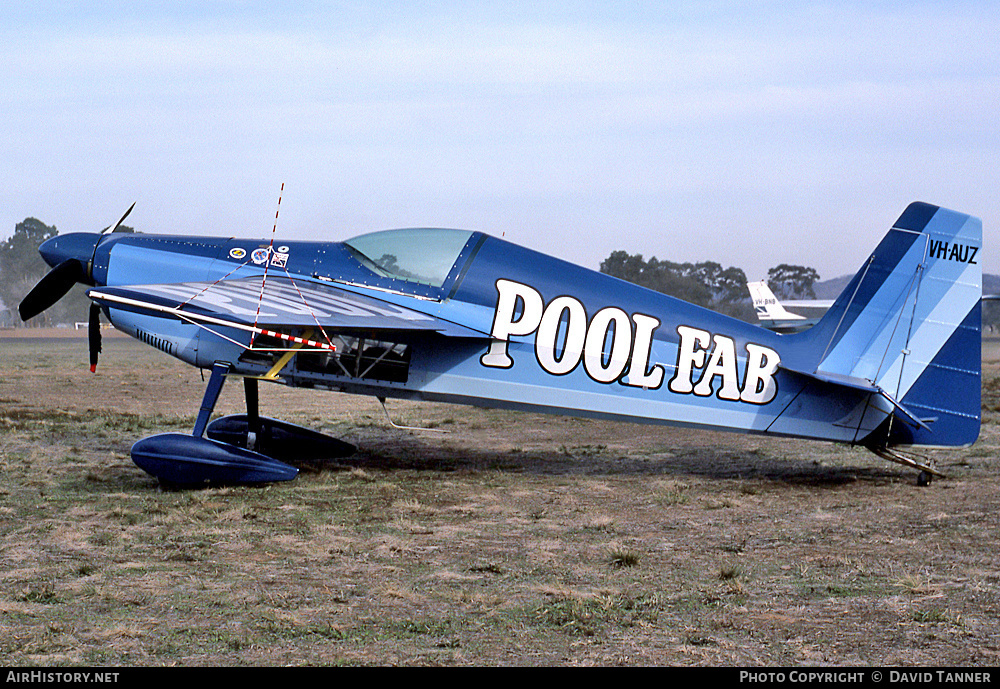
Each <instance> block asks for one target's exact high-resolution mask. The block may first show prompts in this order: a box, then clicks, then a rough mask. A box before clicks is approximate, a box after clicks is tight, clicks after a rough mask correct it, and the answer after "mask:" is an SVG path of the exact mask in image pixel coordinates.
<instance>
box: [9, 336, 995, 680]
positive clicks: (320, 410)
mask: <svg viewBox="0 0 1000 689" xmlns="http://www.w3.org/2000/svg"><path fill="white" fill-rule="evenodd" d="M86 356H87V354H86V342H85V341H84V340H80V339H74V338H60V339H0V361H2V365H3V369H4V375H3V377H2V378H0V581H2V585H0V615H2V618H3V624H2V625H0V663H2V664H4V665H8V666H10V665H16V666H27V665H36V664H37V665H61V664H67V665H69V664H87V665H94V664H99V665H112V666H117V665H123V666H131V665H304V664H317V665H359V664H360V665H394V664H405V665H424V664H426V665H755V666H759V665H841V666H846V665H901V666H909V665H923V666H926V665H949V666H950V665H960V666H995V665H997V664H998V658H1000V621H998V610H1000V567H998V557H997V553H998V552H1000V518H998V513H1000V510H998V507H1000V490H998V488H1000V461H998V459H997V455H998V448H1000V433H998V420H1000V356H998V353H997V347H996V343H995V342H992V341H991V342H990V343H989V344H988V346H986V347H985V348H984V365H985V371H986V373H985V376H984V403H983V404H984V410H983V413H984V423H983V430H982V434H981V437H980V441H979V442H978V443H977V444H976V445H974V446H973V447H971V448H969V449H966V450H958V451H952V452H941V453H937V454H936V459H937V462H938V466H939V467H940V468H941V469H943V470H944V471H945V473H946V474H947V475H948V478H946V479H936V480H935V481H934V483H933V484H932V485H931V486H930V487H926V488H919V487H917V486H916V481H915V472H913V471H911V470H908V469H905V468H903V467H899V466H897V465H894V464H890V463H887V462H885V461H884V460H881V459H878V458H876V457H874V456H873V455H871V454H869V453H867V452H866V451H864V450H859V449H855V448H850V447H842V446H835V445H826V444H811V443H804V442H796V441H789V440H780V439H767V438H760V437H748V436H741V435H729V434H715V433H707V432H693V431H682V430H676V429H670V428H660V427H646V426H635V425H629V424H611V423H605V422H598V421H588V420H580V419H565V418H559V417H547V416H539V415H530V414H517V413H506V412H496V411H488V410H481V409H474V408H467V407H455V406H450V405H442V404H421V403H403V402H390V403H389V409H390V413H391V414H392V415H393V418H394V420H395V421H397V422H399V423H405V424H410V425H419V426H425V427H430V428H433V429H434V431H435V432H426V433H424V432H413V431H401V430H398V429H394V428H391V427H390V426H389V425H388V424H387V423H386V422H385V419H384V416H383V414H382V410H381V408H380V407H379V406H378V404H377V402H375V401H374V400H370V399H367V398H358V397H352V396H346V395H335V394H331V393H319V392H309V391H303V390H290V389H286V388H283V387H280V386H273V387H272V386H265V387H263V388H262V390H261V393H262V407H263V409H262V411H263V412H264V413H265V414H268V415H271V416H276V417H281V418H285V419H287V420H289V421H293V422H297V423H301V424H304V425H308V426H312V427H315V428H318V429H320V430H323V431H325V432H328V433H331V434H333V435H336V436H338V437H343V438H344V439H346V440H349V441H351V442H354V443H357V444H358V445H359V447H360V451H359V453H358V454H357V455H356V456H354V457H350V458H347V459H344V460H337V461H336V462H330V463H316V464H311V465H306V466H303V467H302V472H301V473H300V476H299V478H297V479H296V480H295V481H293V482H290V483H285V484H275V485H271V486H267V487H263V488H219V489H204V490H192V491H171V490H164V489H163V488H161V487H160V486H159V485H158V484H157V482H156V481H155V480H154V479H152V478H151V477H149V476H147V475H146V474H145V473H143V472H142V471H141V470H140V469H138V468H137V467H136V466H135V465H134V464H132V462H131V460H130V458H129V448H130V446H131V444H132V443H133V442H134V441H135V440H137V439H139V438H140V437H143V436H145V435H149V434H152V433H156V432H161V431H164V430H179V431H186V430H189V429H190V428H191V425H192V423H193V419H194V415H195V413H196V412H197V409H198V406H199V402H200V400H201V395H202V392H203V389H204V383H203V381H202V378H201V375H200V374H199V372H197V371H195V370H193V369H191V368H188V367H186V366H184V365H183V364H181V363H180V362H177V361H174V360H172V359H170V358H168V357H166V356H165V355H163V354H160V353H159V352H157V351H155V350H152V349H150V348H147V347H145V346H144V345H142V344H140V343H137V342H134V341H132V340H128V339H121V338H108V339H106V340H105V354H104V356H103V357H102V360H101V366H100V367H99V369H98V373H96V374H90V373H89V371H88V369H87V365H86ZM242 404H243V402H242V389H241V386H239V385H230V386H227V388H226V389H225V390H224V392H223V398H222V399H221V401H220V404H219V406H218V408H217V412H218V413H220V414H221V413H234V412H240V411H242ZM443 431H447V432H443Z"/></svg>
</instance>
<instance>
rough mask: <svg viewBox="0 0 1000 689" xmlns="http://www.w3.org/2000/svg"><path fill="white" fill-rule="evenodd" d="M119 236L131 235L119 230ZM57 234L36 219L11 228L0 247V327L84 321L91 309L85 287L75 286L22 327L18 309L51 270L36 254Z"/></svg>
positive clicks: (50, 226) (130, 229) (45, 325)
mask: <svg viewBox="0 0 1000 689" xmlns="http://www.w3.org/2000/svg"><path fill="white" fill-rule="evenodd" d="M118 231H119V232H122V231H125V232H134V230H133V229H132V228H131V227H124V226H122V227H119V228H118ZM57 234H59V231H58V230H57V229H56V226H55V225H46V224H45V223H43V222H42V221H41V220H39V219H37V218H25V219H24V220H22V221H21V222H19V223H17V225H15V226H14V234H12V235H11V236H10V237H9V238H8V239H6V240H4V241H3V242H2V243H0V303H2V304H3V306H0V326H12V325H14V326H21V325H24V326H27V327H48V326H53V325H58V324H60V323H74V322H77V321H86V320H87V313H88V310H89V308H90V300H89V299H87V294H86V289H87V288H86V287H85V286H84V285H76V286H74V287H73V289H71V290H70V292H69V294H67V295H66V296H65V297H63V298H62V299H60V300H59V301H58V302H56V304H55V305H53V306H51V307H50V308H48V309H46V310H45V311H43V312H42V313H40V314H39V315H37V316H35V317H34V318H32V319H30V320H29V321H28V322H27V323H21V317H20V316H19V315H18V313H17V305H18V304H19V303H21V300H22V299H23V298H24V296H25V295H26V294H27V293H28V292H30V291H31V288H32V287H34V286H35V283H37V282H38V281H39V280H41V279H42V277H44V276H45V274H46V273H47V272H49V270H50V268H49V266H48V265H47V264H46V263H45V261H43V260H42V257H41V255H40V254H39V253H38V247H39V246H40V245H41V243H42V242H44V241H45V240H46V239H50V238H52V237H55V236H56V235H57Z"/></svg>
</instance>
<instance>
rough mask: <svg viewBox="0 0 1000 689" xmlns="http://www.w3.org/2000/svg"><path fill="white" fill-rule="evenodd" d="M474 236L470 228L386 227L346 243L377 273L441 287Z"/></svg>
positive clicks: (359, 259) (364, 264) (350, 249)
mask: <svg viewBox="0 0 1000 689" xmlns="http://www.w3.org/2000/svg"><path fill="white" fill-rule="evenodd" d="M472 235H473V232H472V231H470V230H447V229H425V228H420V229H405V230H383V231H381V232H372V233H370V234H363V235H361V236H360V237H354V238H353V239H348V240H347V241H345V242H344V246H346V247H347V249H348V250H349V251H350V253H351V255H352V256H354V258H355V259H357V260H358V261H359V262H360V263H361V264H362V265H363V266H365V267H366V268H368V269H369V270H371V271H372V272H374V273H376V274H377V275H380V276H382V277H385V278H390V279H393V280H405V281H407V282H413V283H418V284H421V285H428V286H430V287H441V286H443V285H444V283H445V281H446V280H447V278H448V275H449V274H450V273H451V271H452V268H453V267H454V266H455V263H456V262H457V261H458V260H459V257H460V256H461V253H462V249H463V248H464V247H465V245H466V244H467V243H468V242H469V239H470V237H472Z"/></svg>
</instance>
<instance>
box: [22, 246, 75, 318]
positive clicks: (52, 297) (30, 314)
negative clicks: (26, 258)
mask: <svg viewBox="0 0 1000 689" xmlns="http://www.w3.org/2000/svg"><path fill="white" fill-rule="evenodd" d="M86 279H87V271H86V269H85V268H84V267H83V264H82V263H80V262H79V261H77V260H76V259H75V258H68V259H66V260H65V261H63V262H62V263H60V264H59V265H57V266H56V267H55V268H53V269H52V270H50V271H49V272H48V273H46V274H45V277H43V278H42V279H41V280H39V281H38V284H36V285H35V286H34V287H32V288H31V291H30V292H28V294H27V295H26V296H25V297H24V299H22V300H21V303H20V304H19V305H18V307H17V311H18V313H19V314H20V315H21V320H22V321H26V320H28V319H29V318H34V317H35V316H37V315H38V314H40V313H41V312H42V311H44V310H45V309H47V308H49V307H50V306H52V305H53V304H55V303H56V302H57V301H59V300H60V299H62V298H63V297H64V296H65V295H66V293H67V292H69V290H70V289H71V288H72V287H73V285H75V284H76V283H78V282H84V281H85V280H86Z"/></svg>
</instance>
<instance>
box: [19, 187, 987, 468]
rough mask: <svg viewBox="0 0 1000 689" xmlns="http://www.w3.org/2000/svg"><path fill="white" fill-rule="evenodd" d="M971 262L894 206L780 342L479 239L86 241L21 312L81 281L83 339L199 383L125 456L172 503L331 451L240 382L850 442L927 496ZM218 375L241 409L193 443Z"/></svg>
mask: <svg viewBox="0 0 1000 689" xmlns="http://www.w3.org/2000/svg"><path fill="white" fill-rule="evenodd" d="M130 210H131V209H130ZM126 215H127V213H126ZM123 219H124V218H123ZM119 225H120V222H119ZM116 229H117V226H116ZM981 246H982V223H981V222H980V221H979V220H978V219H976V218H973V217H970V216H968V215H963V214H961V213H956V212H954V211H950V210H946V209H944V208H939V207H937V206H932V205H928V204H925V203H914V204H911V205H910V206H909V207H907V209H906V210H905V211H904V212H903V214H902V215H901V216H900V218H899V220H897V221H896V223H895V224H894V225H893V227H892V228H891V229H890V230H889V232H888V233H887V234H886V235H885V237H884V238H883V239H882V241H881V243H880V244H879V245H878V247H877V248H876V249H875V251H874V252H873V253H872V254H871V255H870V256H869V257H868V258H867V259H866V260H865V261H864V264H863V265H862V267H861V269H860V270H859V271H858V273H857V274H856V275H855V276H854V278H853V279H852V280H851V282H850V283H849V284H848V286H847V287H846V289H845V290H844V291H843V293H842V294H841V295H840V296H839V297H838V298H837V299H836V301H835V302H834V304H833V306H832V307H831V308H830V309H829V310H828V311H827V312H826V314H825V315H824V316H823V318H822V319H821V320H820V321H819V322H818V323H817V324H816V325H815V326H813V327H812V328H810V329H808V330H806V331H803V332H800V333H793V334H779V333H775V332H771V331H769V330H766V329H765V328H762V327H760V326H759V325H756V324H751V323H745V322H743V321H740V320H736V319H733V318H729V317H726V316H723V315H721V314H718V313H715V312H713V311H710V310H707V309H704V308H701V307H698V306H694V305H692V304H689V303H686V302H684V301H680V300H678V299H675V298H672V297H669V296H666V295H663V294H660V293H658V292H654V291H651V290H648V289H644V288H642V287H638V286H636V285H633V284H630V283H627V282H624V281H622V280H618V279H616V278H613V277H610V276H607V275H604V274H601V273H597V272H594V271H592V270H588V269H585V268H582V267H579V266H576V265H573V264H570V263H567V262H564V261H562V260H559V259H556V258H552V257H550V256H546V255H543V254H540V253H537V252H535V251H531V250H529V249H526V248H522V247H520V246H517V245H514V244H511V243H509V242H506V241H503V240H501V239H498V238H496V237H492V236H489V235H487V234H483V233H482V232H474V231H464V230H451V229H403V230H388V231H382V232H375V233H372V234H365V235H362V236H359V237H355V238H353V239H348V240H346V241H342V242H314V241H285V242H274V241H270V242H269V241H257V240H251V239H236V238H208V237H198V236H160V235H145V234H132V233H123V232H115V231H113V230H111V231H107V230H106V231H105V232H102V233H73V234H66V235H59V236H56V237H54V238H52V239H49V240H48V241H46V242H45V243H44V244H42V246H41V247H40V249H39V251H40V252H41V254H42V256H43V258H44V259H45V261H46V262H47V263H48V264H49V265H51V266H53V269H52V271H51V272H50V273H49V274H48V275H46V277H44V278H43V279H42V280H41V281H40V282H39V283H38V285H36V286H35V288H34V289H33V290H32V291H31V292H30V293H29V294H28V296H26V297H25V299H24V301H23V302H22V303H21V305H20V312H21V316H22V318H25V319H27V318H30V317H31V316H34V315H35V314H37V313H39V312H41V311H42V310H44V309H46V308H48V306H50V305H51V304H52V303H54V302H55V301H57V300H58V299H59V298H61V297H62V295H63V294H65V293H66V291H68V290H69V288H70V287H71V286H72V285H73V284H75V283H83V284H86V285H90V286H91V288H90V289H89V290H88V291H87V295H88V296H89V297H90V299H91V300H92V302H93V306H92V307H91V324H92V326H93V324H94V323H95V321H99V311H103V312H104V314H105V315H106V317H107V318H108V319H109V320H110V321H111V323H112V324H114V326H115V327H116V328H117V329H119V330H122V331H124V332H126V333H128V334H129V335H131V336H132V337H135V338H137V339H139V340H141V341H143V342H145V343H146V344H149V345H151V346H153V347H156V348H157V349H160V350H162V351H163V352H165V353H167V354H169V355H171V356H174V357H177V358H179V359H181V360H183V361H185V362H187V363H189V364H191V365H192V366H195V367H198V368H201V369H203V370H208V371H211V376H210V378H209V382H208V385H207V390H206V393H205V397H204V401H203V403H202V406H201V411H200V413H199V415H198V418H197V421H196V422H195V427H194V431H193V433H191V434H182V433H166V434H160V435H154V436H151V437H148V438H145V439H142V440H139V441H138V442H137V443H136V444H135V445H134V446H133V448H132V458H133V460H134V461H135V463H136V464H137V465H139V466H140V467H142V468H143V469H144V470H145V471H147V472H149V473H150V474H152V475H154V476H156V477H159V478H160V479H161V480H162V481H164V482H166V483H171V484H180V485H193V484H202V483H205V482H219V483H256V482H268V481H279V480H287V479H291V478H293V477H294V476H295V475H296V473H297V470H296V468H295V467H294V466H291V465H290V464H288V463H287V462H290V461H294V460H295V458H296V457H303V456H306V455H312V456H335V455H342V454H344V453H350V452H352V451H353V447H352V446H350V445H347V444H346V443H342V442H341V441H338V440H336V439H333V438H329V437H327V436H325V435H322V434H320V433H318V432H315V431H312V430H309V429H305V428H301V427H299V426H294V425H292V424H288V423H285V422H282V421H279V420H275V419H267V418H263V417H261V416H260V415H259V413H258V381H270V382H275V383H283V384H285V385H290V386H295V387H308V388H319V389H323V390H331V391H342V392H348V393H355V394H364V395H372V396H375V397H377V398H379V399H380V400H382V401H384V400H385V398H388V397H392V398H405V399H414V400H433V401H442V402H452V403H461V404H471V405H477V406H485V407H497V408H502V409H513V410H528V411H538V412H548V413H553V414H567V415H574V416H583V417H593V418H601V419H615V420H622V421H630V422H641V423H651V424H672V425H677V426H687V427H698V428H706V429H715V430H730V431H737V432H745V433H757V434H765V435H773V436H786V437H795V438H810V439H818V440H826V441H834V442H840V443H848V444H856V445H862V446H864V447H867V448H869V449H870V450H872V451H873V452H875V453H876V454H878V455H879V456H881V457H884V458H886V459H890V460H893V461H896V462H899V463H902V464H904V465H907V466H910V467H912V468H915V469H917V470H919V471H920V481H921V482H926V481H929V480H930V476H931V475H932V474H938V471H937V470H936V469H935V467H934V465H933V462H932V461H931V460H929V459H927V458H926V457H923V456H921V455H920V454H917V452H916V451H915V450H914V448H921V447H956V446H957V447H961V446H968V445H970V444H972V443H973V442H975V440H976V438H977V437H978V435H979V425H980V369H981V362H980V351H981V348H980V342H981V340H980V329H981V326H980V320H981V319H980V296H981V292H982V274H981V267H980V262H979V259H980V248H981ZM98 331H99V328H94V327H92V339H91V349H92V353H91V363H92V365H93V364H94V363H96V353H97V351H99V349H100V342H99V339H98V338H99V334H96V333H97V332H98ZM229 377H236V378H242V379H243V381H244V387H245V394H246V404H247V413H246V414H240V415H234V416H226V417H222V418H219V419H215V420H214V421H211V423H210V422H209V421H210V418H211V416H212V411H213V408H214V405H215V402H216V400H217V398H218V395H219V392H220V390H221V388H222V384H223V382H224V381H225V380H226V378H229Z"/></svg>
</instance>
